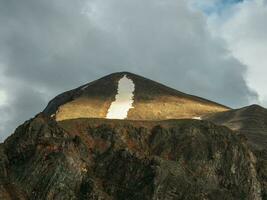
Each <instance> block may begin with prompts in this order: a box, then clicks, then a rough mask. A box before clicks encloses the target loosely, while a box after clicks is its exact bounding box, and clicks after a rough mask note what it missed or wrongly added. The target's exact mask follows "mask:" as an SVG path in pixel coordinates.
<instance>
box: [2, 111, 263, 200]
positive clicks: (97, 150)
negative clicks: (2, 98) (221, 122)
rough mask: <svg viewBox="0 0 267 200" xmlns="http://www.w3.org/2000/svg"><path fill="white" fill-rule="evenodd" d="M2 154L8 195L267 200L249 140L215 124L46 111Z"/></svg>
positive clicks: (22, 128) (5, 146)
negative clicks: (56, 115)
mask: <svg viewBox="0 0 267 200" xmlns="http://www.w3.org/2000/svg"><path fill="white" fill-rule="evenodd" d="M0 154H1V155H0V199H7V200H9V199H27V200H28V199H29V200H32V199H38V200H42V199H48V200H50V199H51V200H52V199H53V200H61V199H62V200H63V199H64V200H66V199H93V200H94V199H95V200H100V199H119V200H120V199H121V200H124V199H132V200H134V199H155V200H156V199H159V200H161V199H164V200H165V199H166V200H169V199H196V200H199V199H200V200H201V199H203V200H204V199H214V200H215V199H216V200H220V199H238V200H240V199H244V200H245V199H247V200H257V199H262V189H261V184H260V182H259V180H258V174H257V169H256V166H257V165H256V163H257V162H258V161H257V159H256V158H255V156H254V154H253V153H252V152H251V151H250V150H249V148H248V146H247V144H246V140H245V139H244V138H243V137H239V136H238V135H236V134H235V133H234V132H232V131H231V130H230V129H228V128H226V127H222V126H217V125H214V124H213V123H211V122H205V121H198V120H168V121H161V122H144V121H135V122H132V121H121V120H101V119H76V120H68V121H62V122H56V121H54V120H52V119H50V118H46V117H44V116H43V115H41V114H40V115H38V116H36V117H35V118H34V119H32V120H29V121H27V122H25V123H24V124H23V125H21V126H20V127H18V128H17V130H16V131H15V133H14V134H13V135H12V136H10V137H9V138H8V139H7V140H6V141H5V142H4V143H3V144H1V146H0Z"/></svg>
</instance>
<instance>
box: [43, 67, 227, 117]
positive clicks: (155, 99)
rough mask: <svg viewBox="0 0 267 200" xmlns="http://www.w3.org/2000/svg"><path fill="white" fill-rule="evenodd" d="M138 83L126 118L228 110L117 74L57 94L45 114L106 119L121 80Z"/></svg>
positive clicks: (192, 114)
mask: <svg viewBox="0 0 267 200" xmlns="http://www.w3.org/2000/svg"><path fill="white" fill-rule="evenodd" d="M125 75H126V77H127V78H129V79H131V80H132V81H133V83H134V85H135V89H134V96H133V100H134V102H133V105H132V107H133V108H132V109H130V110H129V112H128V116H127V119H131V120H164V119H181V118H193V117H200V116H202V115H204V114H208V113H214V112H219V111H226V110H229V109H228V108H227V107H225V106H222V105H220V104H217V103H214V102H211V101H209V100H206V99H202V98H200V97H196V96H192V95H188V94H185V93H182V92H179V91H177V90H174V89H172V88H169V87H166V86H164V85H162V84H159V83H157V82H154V81H152V80H149V79H146V78H144V77H141V76H138V75H135V74H132V73H128V72H121V73H114V74H111V75H108V76H106V77H103V78H101V79H99V80H96V81H94V82H91V83H89V84H87V85H84V86H81V87H79V88H76V89H74V90H71V91H68V92H65V93H63V94H60V95H59V96H57V97H55V98H54V99H53V100H52V101H51V102H50V103H49V104H48V106H47V107H46V109H45V110H44V113H45V114H47V115H48V116H51V115H53V116H55V118H56V120H57V121H62V120H67V119H77V118H105V117H106V116H107V113H108V109H109V108H110V105H111V103H112V102H113V101H114V100H115V96H116V94H117V89H118V81H119V80H120V79H121V78H122V77H123V76H125Z"/></svg>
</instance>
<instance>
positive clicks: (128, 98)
mask: <svg viewBox="0 0 267 200" xmlns="http://www.w3.org/2000/svg"><path fill="white" fill-rule="evenodd" d="M134 88H135V85H134V82H133V81H132V80H131V79H129V78H127V76H126V75H124V76H123V78H121V79H120V80H119V83H118V93H117V95H116V96H115V101H113V102H112V103H111V105H110V107H109V109H108V113H107V116H106V118H108V119H125V118H127V114H128V111H129V110H130V108H133V107H132V104H133V102H134V100H133V99H134V93H133V92H134Z"/></svg>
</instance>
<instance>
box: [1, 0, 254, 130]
mask: <svg viewBox="0 0 267 200" xmlns="http://www.w3.org/2000/svg"><path fill="white" fill-rule="evenodd" d="M186 2H187V1H183V0H181V1H172V0H167V1H158V0H147V1H141V0H135V1H129V0H109V1H103V0H87V1H86V0H79V1H70V0H68V1H67V0H57V1H54V0H53V1H52V0H40V1H36V0H24V1H17V0H8V1H5V0H0V25H1V26H0V28H1V31H0V59H1V60H0V64H1V65H0V66H2V68H3V70H4V71H3V72H2V76H3V77H5V80H6V81H5V83H3V86H2V89H3V90H5V91H6V93H7V95H8V97H9V103H8V105H5V107H3V106H2V112H3V113H8V112H9V111H8V110H10V109H11V110H13V111H12V112H14V113H18V115H15V114H14V115H9V118H10V119H9V122H8V123H7V122H5V123H3V122H2V126H6V127H15V126H16V123H18V122H21V120H25V119H27V118H29V117H30V116H32V115H33V114H35V113H36V112H38V111H40V110H41V107H43V106H44V102H45V101H47V100H48V99H49V98H52V97H53V96H54V95H56V94H57V93H59V92H60V91H64V90H67V89H71V88H73V87H76V86H79V85H81V84H83V83H85V82H88V81H92V80H94V79H96V78H98V77H100V76H102V75H105V74H108V73H111V72H115V71H131V72H134V73H138V74H140V75H143V76H147V77H149V78H152V79H156V80H158V81H161V82H163V83H165V84H168V85H170V86H172V87H175V88H177V89H179V90H182V91H185V92H188V93H193V94H196V95H200V96H202V97H206V98H209V99H212V100H215V101H218V102H220V103H223V104H226V105H229V106H242V105H245V104H247V103H248V101H249V99H251V98H255V97H256V95H255V93H253V92H252V91H250V90H249V88H248V87H247V85H246V82H245V80H244V74H245V72H246V67H245V66H243V65H242V64H240V63H239V62H238V61H237V60H235V59H234V58H232V57H231V56H230V53H229V52H227V51H226V50H225V47H224V44H223V43H222V42H221V41H217V40H215V39H213V38H212V37H211V36H210V34H209V32H208V31H207V27H206V21H205V19H204V16H203V15H202V14H201V13H197V12H195V13H193V11H191V10H189V8H188V7H187V3H186ZM19 85H23V87H25V88H26V89H25V90H24V89H23V88H21V87H19ZM11 88H12V90H11ZM0 89H1V88H0ZM7 130H8V131H7ZM9 130H10V129H7V128H4V131H3V132H4V134H7V133H9Z"/></svg>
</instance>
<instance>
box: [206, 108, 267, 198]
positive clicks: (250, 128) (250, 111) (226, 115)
mask: <svg viewBox="0 0 267 200" xmlns="http://www.w3.org/2000/svg"><path fill="white" fill-rule="evenodd" d="M203 119H205V120H209V121H212V122H214V123H216V124H218V125H224V126H227V127H229V128H230V129H232V130H234V131H236V132H237V133H238V134H239V135H244V136H245V137H246V138H247V140H248V144H249V145H250V147H251V149H252V151H253V152H254V154H255V155H256V156H257V160H258V162H257V171H258V175H259V178H258V179H261V182H262V190H263V193H264V199H267V110H266V109H265V108H263V107H261V106H258V105H251V106H247V107H244V108H240V109H235V110H230V111H226V112H220V113H215V114H210V115H207V116H204V117H203Z"/></svg>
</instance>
